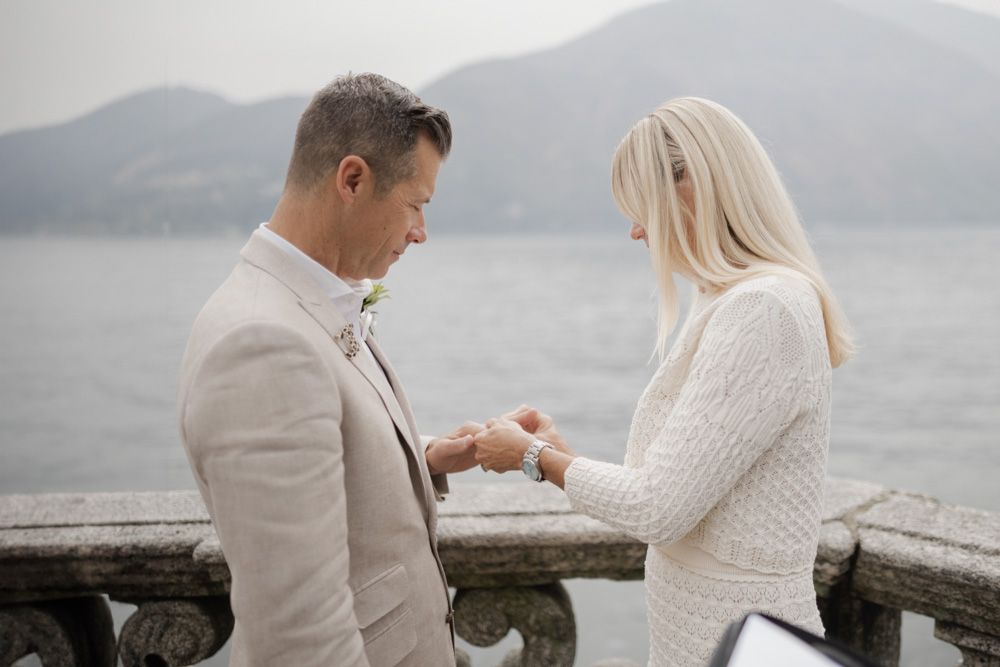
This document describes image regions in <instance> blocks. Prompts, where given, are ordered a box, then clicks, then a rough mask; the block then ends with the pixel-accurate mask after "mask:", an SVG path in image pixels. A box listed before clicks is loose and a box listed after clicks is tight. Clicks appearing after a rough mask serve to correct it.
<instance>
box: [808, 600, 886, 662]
mask: <svg viewBox="0 0 1000 667" xmlns="http://www.w3.org/2000/svg"><path fill="white" fill-rule="evenodd" d="M817 601H818V603H819V610H820V615H821V616H822V617H823V626H824V627H825V628H826V634H827V636H828V637H832V638H834V639H837V640H839V641H842V642H844V643H845V644H847V645H848V646H852V647H854V648H856V649H857V650H858V651H860V652H861V653H862V654H864V655H866V656H868V657H869V658H871V659H872V660H874V661H875V662H877V663H878V664H880V665H885V667H896V666H897V665H899V650H900V637H901V635H900V631H901V630H902V627H903V615H902V612H900V610H898V609H892V608H891V607H883V606H882V605H880V604H875V603H874V602H869V601H867V600H859V599H857V598H855V597H852V596H851V594H850V584H849V583H848V582H844V583H842V584H840V585H838V586H835V587H834V588H833V589H832V591H831V594H830V596H829V597H826V598H819V599H818V600H817Z"/></svg>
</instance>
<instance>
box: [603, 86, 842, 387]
mask: <svg viewBox="0 0 1000 667" xmlns="http://www.w3.org/2000/svg"><path fill="white" fill-rule="evenodd" d="M611 188H612V190H613V192H614V197H615V202H616V203H617V204H618V208H619V209H621V211H622V213H624V214H625V216H626V217H628V218H629V219H630V220H632V221H634V222H636V223H637V224H639V225H641V226H642V227H643V228H644V230H645V232H646V238H647V240H648V241H649V250H650V255H651V257H652V260H653V270H654V272H655V274H656V283H657V287H658V290H659V317H658V324H657V339H656V353H657V354H659V356H660V358H661V359H662V358H663V355H664V351H665V347H666V340H667V337H668V336H669V335H670V333H671V332H672V331H673V330H674V327H675V326H676V325H677V319H678V299H677V287H676V285H675V284H674V279H673V273H674V272H675V271H676V272H677V273H679V274H681V275H683V276H685V277H686V278H689V279H691V280H692V282H694V283H695V284H696V285H697V286H699V287H701V288H704V289H706V290H709V291H711V292H721V291H725V290H727V289H729V288H730V287H732V286H733V285H735V284H737V283H739V282H742V281H744V280H748V279H750V278H755V277H759V276H763V275H786V276H789V277H793V278H796V277H797V278H799V279H803V278H804V279H805V280H806V281H808V282H809V283H810V284H811V285H812V287H813V288H814V289H815V290H816V293H817V294H818V295H819V300H820V304H821V306H822V309H823V319H824V321H825V324H826V340H827V346H828V347H829V351H830V365H831V366H832V367H833V368H836V367H837V366H839V365H840V364H842V363H844V362H845V361H847V360H848V359H849V358H850V357H851V356H852V355H853V354H854V345H853V343H852V338H853V336H852V333H851V330H850V326H849V325H848V322H847V317H846V316H845V315H844V311H843V310H842V309H841V307H840V305H839V304H838V303H837V299H836V297H835V296H834V294H833V291H832V290H831V289H830V287H829V285H827V283H826V280H825V279H824V278H823V274H822V272H821V271H820V268H819V263H818V262H817V261H816V256H815V254H813V251H812V248H811V247H810V246H809V241H808V240H807V238H806V235H805V232H804V231H803V229H802V225H801V223H800V222H799V217H798V213H797V212H796V210H795V207H794V206H793V205H792V201H791V199H790V198H789V196H788V193H787V192H786V190H785V186H784V185H783V184H782V182H781V178H780V177H779V176H778V172H777V170H776V169H775V168H774V165H773V164H772V162H771V159H770V158H769V157H768V155H767V153H766V151H765V150H764V147H763V146H761V144H760V142H759V141H758V140H757V138H756V137H755V136H754V135H753V133H752V132H751V131H750V129H749V128H748V127H747V126H746V125H745V124H744V123H743V122H742V121H741V120H740V119H739V118H737V117H736V116H735V115H733V113H732V112H730V111H729V110H727V109H726V108H724V107H722V106H721V105H719V104H716V103H715V102H710V101H708V100H704V99H700V98H696V97H682V98H678V99H675V100H671V101H669V102H667V103H666V104H663V105H662V106H660V107H659V108H658V109H656V111H654V112H653V113H651V114H649V115H648V116H646V117H645V118H643V119H642V120H640V121H639V122H638V123H636V125H635V126H634V127H633V128H632V129H631V130H630V131H629V133H628V134H627V135H625V138H624V139H622V141H621V144H620V145H619V146H618V150H617V151H615V156H614V159H613V161H612V164H611ZM689 204H690V205H689ZM692 208H693V209H694V210H691V209H692Z"/></svg>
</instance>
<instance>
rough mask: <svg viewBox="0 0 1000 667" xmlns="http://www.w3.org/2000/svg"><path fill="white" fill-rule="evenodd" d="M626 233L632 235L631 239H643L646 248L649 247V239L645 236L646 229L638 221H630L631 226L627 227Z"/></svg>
mask: <svg viewBox="0 0 1000 667" xmlns="http://www.w3.org/2000/svg"><path fill="white" fill-rule="evenodd" d="M628 235H629V236H630V237H632V240H634V241H639V240H642V241H645V242H646V247H647V248H648V247H649V239H648V238H647V237H646V230H645V228H644V227H643V226H642V225H640V224H639V223H638V222H633V223H632V226H631V227H629V230H628Z"/></svg>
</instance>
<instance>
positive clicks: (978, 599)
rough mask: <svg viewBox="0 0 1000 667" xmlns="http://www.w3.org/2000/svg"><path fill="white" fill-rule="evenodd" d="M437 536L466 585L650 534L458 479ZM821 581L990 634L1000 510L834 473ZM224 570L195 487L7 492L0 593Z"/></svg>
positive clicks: (626, 575) (164, 580) (146, 584)
mask: <svg viewBox="0 0 1000 667" xmlns="http://www.w3.org/2000/svg"><path fill="white" fill-rule="evenodd" d="M439 515H440V520H439V522H438V542H439V546H440V551H441V558H442V561H443V562H444V564H445V569H446V570H447V572H448V578H449V582H450V583H451V584H452V585H454V586H456V587H459V588H467V587H490V586H504V585H529V584H542V583H548V582H552V581H557V580H559V579H566V578H574V577H599V578H608V579H632V578H639V577H641V576H642V572H643V561H644V558H645V551H646V547H645V545H643V544H641V543H639V542H637V541H635V540H633V539H631V538H629V537H626V536H625V535H623V534H621V533H619V532H618V531H616V530H614V529H612V528H610V527H608V526H606V525H604V524H601V523H600V522H598V521H596V520H593V519H590V518H588V517H585V516H582V515H579V514H576V513H575V512H573V511H572V509H571V508H570V505H569V502H568V500H567V499H566V497H565V496H564V495H563V494H562V492H560V491H559V490H558V489H556V488H555V487H552V486H550V485H527V484H524V483H520V484H507V483H499V484H461V483H456V484H453V485H452V493H451V494H450V495H449V496H448V498H447V500H446V501H445V502H443V503H441V504H440V505H439ZM814 579H815V582H816V586H817V591H818V592H819V594H820V595H825V594H827V593H828V592H829V591H830V589H831V588H832V587H834V586H836V585H838V584H843V583H847V584H848V585H849V586H850V589H851V591H852V593H853V594H855V595H856V596H858V597H863V598H865V599H868V600H872V601H875V602H878V603H879V604H884V605H887V606H890V607H895V608H899V609H907V610H912V611H917V612H920V613H924V614H929V615H931V616H934V617H935V618H939V619H942V620H946V621H951V622H955V623H959V624H961V625H963V626H964V627H969V628H973V629H979V630H981V631H983V632H987V631H991V628H995V627H996V624H997V622H998V621H1000V514H995V513H990V512H983V511H980V510H974V509H969V508H964V507H955V506H950V505H944V504H941V503H939V502H937V501H936V500H934V499H932V498H928V497H926V496H922V495H919V494H913V493H906V492H900V491H893V490H891V489H888V488H886V487H882V486H879V485H877V484H871V483H868V482H859V481H855V480H847V479H837V478H830V479H829V480H828V482H827V494H826V505H825V512H824V523H823V528H822V533H821V538H820V544H819V549H818V553H817V558H816V564H815V570H814ZM228 586H229V571H228V568H227V567H226V564H225V558H224V556H223V554H222V550H221V548H220V546H219V542H218V539H217V538H216V536H215V531H214V530H213V528H212V526H211V523H210V522H209V520H208V515H207V513H206V511H205V508H204V505H203V504H202V502H201V499H200V497H199V496H198V494H197V492H194V491H191V492H188V491H175V492H166V493H97V494H45V495H17V496H0V602H12V601H18V600H27V599H45V598H57V597H72V596H77V595H83V594H89V593H108V594H110V595H111V596H112V597H114V598H116V599H124V600H129V599H147V598H151V597H176V596H181V597H184V596H199V595H217V594H220V593H224V592H226V590H227V589H228Z"/></svg>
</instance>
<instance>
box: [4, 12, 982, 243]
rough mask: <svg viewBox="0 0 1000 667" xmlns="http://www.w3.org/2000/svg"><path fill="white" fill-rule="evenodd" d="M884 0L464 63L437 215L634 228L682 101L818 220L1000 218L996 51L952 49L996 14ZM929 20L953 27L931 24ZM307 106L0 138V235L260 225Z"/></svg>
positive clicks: (476, 226)
mask: <svg viewBox="0 0 1000 667" xmlns="http://www.w3.org/2000/svg"><path fill="white" fill-rule="evenodd" d="M874 1H875V4H874V5H872V6H871V7H869V8H868V9H867V10H866V11H863V12H861V11H856V10H855V9H853V8H851V7H850V6H849V5H852V4H856V3H858V2H860V0H836V1H831V0H810V1H809V2H806V1H804V0H752V1H748V0H672V1H671V2H668V3H664V4H660V5H652V6H648V7H645V8H642V9H639V10H636V11H634V12H631V13H629V14H626V15H623V16H621V17H619V18H617V19H615V20H613V21H611V22H610V23H609V24H607V25H606V26H604V27H603V28H601V29H599V30H597V31H595V32H593V33H590V34H588V35H585V36H583V37H581V38H579V39H577V40H574V41H572V42H570V43H568V44H565V45H563V46H560V47H558V48H554V49H550V50H547V51H544V52H539V53H534V54H530V55H526V56H522V57H519V58H513V59H506V60H496V61H489V62H485V63H481V64H477V65H472V66H469V67H464V68H461V69H459V70H457V71H456V72H454V73H453V74H451V75H448V76H446V77H444V78H442V79H441V80H440V81H438V82H437V83H435V84H433V85H431V86H430V87H428V88H427V89H425V90H422V91H420V93H421V96H422V97H423V98H424V99H425V100H426V101H427V102H428V103H430V104H435V105H438V106H442V107H443V108H445V109H447V110H448V112H449V114H450V115H451V117H452V120H453V123H454V126H455V147H454V151H453V154H452V156H451V158H450V159H449V160H448V162H447V163H446V165H445V166H444V167H443V168H442V170H441V175H440V177H439V184H438V191H437V194H436V195H435V198H434V203H433V204H432V205H431V207H430V208H429V210H428V214H429V217H430V223H431V225H432V228H433V229H436V230H439V231H485V232H498V231H505V230H509V231H517V230H539V231H544V230H548V231H552V230H563V229H565V230H570V229H608V228H609V225H614V224H618V223H620V222H621V216H620V214H619V213H618V212H617V209H616V208H615V207H614V204H613V201H612V199H611V194H610V186H609V183H608V180H609V179H608V170H609V165H610V159H611V155H612V153H613V151H614V148H615V146H617V143H618V141H619V140H620V138H621V137H622V136H623V134H624V133H625V132H626V131H627V130H628V128H629V127H631V125H632V124H633V123H634V122H635V121H636V120H638V119H639V118H641V117H642V116H643V115H645V114H646V113H648V112H649V111H650V110H652V109H653V108H654V107H655V106H656V105H657V104H659V103H660V102H662V101H664V100H666V99H669V98H671V97H676V96H678V95H699V96H704V97H708V98H711V99H715V100H717V101H719V102H720V103H722V104H724V105H726V106H728V107H730V108H731V109H733V111H735V112H736V113H737V114H738V115H740V116H741V117H742V118H743V119H744V120H745V121H746V122H747V124H748V125H750V127H751V128H753V129H754V131H755V132H757V133H758V135H759V136H761V138H762V139H763V140H764V142H765V145H766V146H767V147H768V149H769V150H770V151H771V153H772V154H773V155H774V157H775V161H776V163H777V164H778V166H779V168H780V169H781V171H782V173H783V175H784V177H785V179H786V182H787V184H788V187H789V190H790V192H791V193H792V195H793V197H794V198H795V201H796V202H797V204H798V205H799V207H800V209H801V210H802V212H803V215H804V217H805V219H806V220H807V222H811V221H816V220H820V221H850V222H873V223H884V224H888V223H903V222H909V221H924V222H948V221H997V220H1000V187H997V180H998V174H1000V124H998V123H997V122H996V119H998V118H1000V74H998V73H997V70H993V69H990V68H988V67H986V66H985V65H983V64H982V62H980V60H978V59H977V57H976V55H975V54H976V53H978V52H982V53H985V54H986V56H984V57H987V58H988V57H989V53H990V49H994V50H995V49H996V48H998V47H993V46H989V45H986V46H983V47H981V48H979V47H976V48H972V49H971V51H972V53H971V55H970V49H968V48H967V49H964V52H963V50H958V49H956V48H951V47H946V46H942V44H944V43H954V42H955V41H956V40H959V41H960V38H961V35H962V34H965V33H968V34H974V35H978V34H980V32H979V31H980V29H981V28H982V26H991V27H987V28H984V29H985V30H987V31H990V30H992V33H991V34H994V35H996V36H997V37H998V38H1000V21H996V20H992V19H990V18H989V17H983V18H984V19H985V21H973V22H970V20H971V19H970V16H972V15H971V13H970V12H966V11H964V10H961V9H959V8H956V7H952V6H945V5H939V4H936V3H932V2H911V9H912V8H918V9H913V11H911V12H910V13H907V14H905V18H906V19H907V21H908V22H907V21H901V20H894V21H888V20H886V19H885V18H879V17H878V16H877V15H876V16H873V14H877V13H878V12H877V11H875V10H876V9H879V10H880V11H881V10H885V9H886V8H888V7H890V6H896V5H899V4H900V3H901V2H902V0H874ZM931 5H933V7H930V6H931ZM880 8H881V9H880ZM899 11H902V10H899ZM942 12H944V13H942ZM898 17H904V15H903V14H898ZM928 17H930V18H928ZM942 17H945V18H947V17H951V18H950V19H948V20H945V18H942ZM931 21H939V22H941V24H942V25H947V26H950V27H949V28H948V29H947V30H942V34H941V35H938V36H937V37H938V38H937V39H933V40H932V39H928V38H926V37H924V36H921V30H923V31H924V32H925V33H926V31H927V30H929V29H930V28H929V26H930V25H931ZM963 31H964V32H963ZM949 40H951V41H950V42H949ZM995 41H996V42H997V43H998V44H1000V39H997V40H995ZM991 44H992V42H991ZM972 46H973V47H975V46H976V45H974V44H973V45H972ZM977 49H978V51H977ZM307 103H308V99H307V98H284V99H280V100H273V101H269V102H264V103H261V104H256V105H248V106H240V105H234V104H231V103H229V102H227V101H225V100H223V99H222V98H220V97H218V96H215V95H211V94H207V93H198V92H194V91H190V90H185V89H174V90H170V91H165V90H158V91H151V92H147V93H140V94H138V95H135V96H133V97H130V98H128V99H126V100H123V101H120V102H117V103H114V104H111V105H108V106H107V107H104V108H103V109H100V110H98V111H96V112H94V113H92V114H89V115H88V116H85V117H83V118H80V119H78V120H76V121H73V122H71V123H67V124H65V125H60V126H56V127H52V128H44V129H38V130H30V131H24V132H15V133H12V134H8V135H6V136H2V137H0V231H7V232H30V231H37V230H60V231H67V230H69V231H72V230H82V229H87V230H96V231H115V232H142V233H161V232H162V230H163V228H164V226H165V224H169V226H170V228H171V229H173V230H175V231H184V232H187V231H212V230H217V229H221V228H224V227H232V226H236V227H239V228H243V229H249V228H251V227H253V226H255V225H256V224H259V222H260V221H262V220H266V219H267V218H268V217H269V216H270V213H271V211H272V210H273V207H274V204H275V203H276V201H277V198H278V194H279V193H280V189H281V186H282V183H283V181H284V174H285V169H286V167H287V161H288V156H289V154H290V151H291V145H292V140H293V137H294V131H295V124H296V122H297V120H298V116H299V114H300V113H301V111H302V109H303V108H304V107H305V105H306V104H307Z"/></svg>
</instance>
